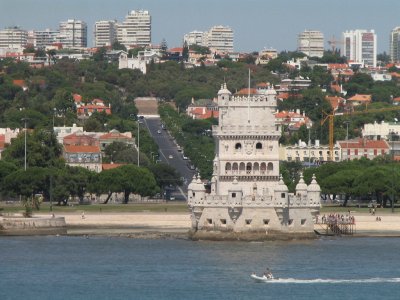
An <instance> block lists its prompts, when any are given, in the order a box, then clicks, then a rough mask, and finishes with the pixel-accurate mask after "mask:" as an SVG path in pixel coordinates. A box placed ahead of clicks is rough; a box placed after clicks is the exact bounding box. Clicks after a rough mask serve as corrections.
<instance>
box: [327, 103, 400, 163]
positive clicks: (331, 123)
mask: <svg viewBox="0 0 400 300" xmlns="http://www.w3.org/2000/svg"><path fill="white" fill-rule="evenodd" d="M395 110H400V106H393V107H385V108H374V109H365V110H359V111H349V112H346V113H336V114H335V112H332V113H327V112H325V111H322V113H323V114H324V116H323V119H322V120H321V126H322V125H324V124H325V122H326V121H327V120H329V160H330V161H333V146H334V141H333V137H334V121H335V116H351V115H361V114H367V113H375V112H385V111H395Z"/></svg>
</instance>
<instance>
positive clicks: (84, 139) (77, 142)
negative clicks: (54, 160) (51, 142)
mask: <svg viewBox="0 0 400 300" xmlns="http://www.w3.org/2000/svg"><path fill="white" fill-rule="evenodd" d="M63 145H64V146H72V145H73V146H99V139H98V138H97V137H95V136H93V135H91V134H87V133H84V132H75V133H72V134H69V135H66V136H64V138H63Z"/></svg>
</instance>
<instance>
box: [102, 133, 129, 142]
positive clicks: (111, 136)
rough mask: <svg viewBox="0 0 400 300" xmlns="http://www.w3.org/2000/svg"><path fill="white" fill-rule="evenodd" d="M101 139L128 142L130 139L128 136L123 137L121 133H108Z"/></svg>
mask: <svg viewBox="0 0 400 300" xmlns="http://www.w3.org/2000/svg"><path fill="white" fill-rule="evenodd" d="M100 139H102V140H107V139H121V140H122V139H123V140H128V139H130V138H129V137H127V136H126V135H123V134H122V133H119V132H108V133H106V134H103V135H102V136H100Z"/></svg>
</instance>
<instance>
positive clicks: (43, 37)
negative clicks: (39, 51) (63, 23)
mask: <svg viewBox="0 0 400 300" xmlns="http://www.w3.org/2000/svg"><path fill="white" fill-rule="evenodd" d="M59 36H60V32H59V31H58V30H51V29H45V30H31V31H29V32H28V43H29V44H32V45H33V46H34V47H35V48H45V47H46V46H50V45H52V44H54V43H56V42H57V41H58V38H59Z"/></svg>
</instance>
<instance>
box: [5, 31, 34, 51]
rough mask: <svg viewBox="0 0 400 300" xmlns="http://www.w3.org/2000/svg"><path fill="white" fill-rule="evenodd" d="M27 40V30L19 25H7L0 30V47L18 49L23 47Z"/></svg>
mask: <svg viewBox="0 0 400 300" xmlns="http://www.w3.org/2000/svg"><path fill="white" fill-rule="evenodd" d="M27 41H28V32H27V31H26V30H23V29H21V28H19V27H8V28H5V29H2V30H0V48H3V49H20V50H21V51H22V49H23V48H25V46H26V44H27Z"/></svg>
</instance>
